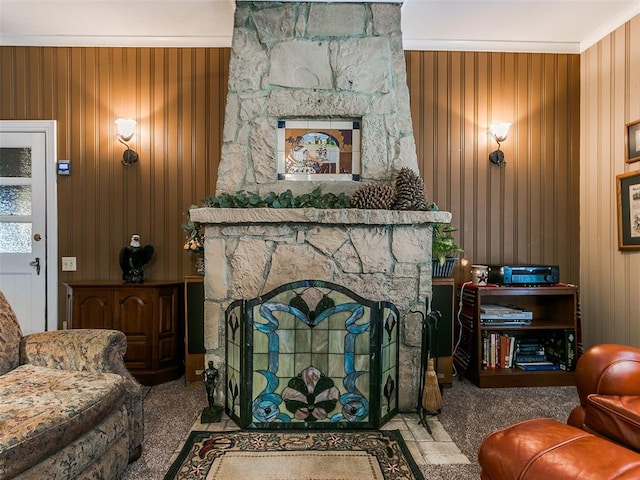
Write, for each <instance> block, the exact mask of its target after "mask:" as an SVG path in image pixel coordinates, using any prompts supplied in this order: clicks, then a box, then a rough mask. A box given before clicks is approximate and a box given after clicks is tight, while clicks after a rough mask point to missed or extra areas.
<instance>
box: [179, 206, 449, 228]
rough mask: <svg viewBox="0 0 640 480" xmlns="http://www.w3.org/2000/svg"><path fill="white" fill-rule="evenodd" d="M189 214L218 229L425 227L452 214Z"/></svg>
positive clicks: (297, 211) (321, 211)
mask: <svg viewBox="0 0 640 480" xmlns="http://www.w3.org/2000/svg"><path fill="white" fill-rule="evenodd" d="M189 213H190V218H191V220H193V221H194V222H200V223H205V224H218V225H227V224H253V223H257V224H260V223H321V224H326V225H331V224H333V225H340V224H356V225H420V224H423V225H428V224H432V223H450V222H451V213H449V212H440V211H433V212H431V211H429V212H423V211H405V210H363V209H354V208H339V209H318V208H198V209H193V210H191V211H190V212H189Z"/></svg>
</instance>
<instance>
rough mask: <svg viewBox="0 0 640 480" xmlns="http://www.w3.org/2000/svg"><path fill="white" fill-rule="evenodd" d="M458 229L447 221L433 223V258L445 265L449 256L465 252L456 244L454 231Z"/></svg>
mask: <svg viewBox="0 0 640 480" xmlns="http://www.w3.org/2000/svg"><path fill="white" fill-rule="evenodd" d="M456 231H458V229H457V228H455V227H452V226H451V225H449V224H446V223H436V224H434V225H433V236H432V238H431V242H432V243H431V258H432V259H433V260H437V261H438V262H440V265H444V263H445V261H446V260H447V257H453V256H454V255H455V254H456V253H463V252H464V249H463V248H461V247H459V246H458V245H456V242H455V238H453V235H452V233H453V232H456Z"/></svg>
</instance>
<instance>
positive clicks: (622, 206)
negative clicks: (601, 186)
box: [616, 171, 640, 250]
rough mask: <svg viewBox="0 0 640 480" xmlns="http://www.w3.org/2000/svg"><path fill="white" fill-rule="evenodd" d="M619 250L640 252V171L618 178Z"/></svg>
mask: <svg viewBox="0 0 640 480" xmlns="http://www.w3.org/2000/svg"><path fill="white" fill-rule="evenodd" d="M616 180H617V184H618V186H617V191H618V249H619V250H640V171H635V172H628V173H622V174H620V175H617V176H616Z"/></svg>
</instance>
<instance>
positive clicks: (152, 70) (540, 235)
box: [0, 47, 579, 317]
mask: <svg viewBox="0 0 640 480" xmlns="http://www.w3.org/2000/svg"><path fill="white" fill-rule="evenodd" d="M229 55H230V50H229V49H188V48H184V49H183V48H179V49H171V48H152V49H146V48H106V47H105V48H80V47H76V48H41V47H0V118H1V119H4V120H25V119H55V120H57V121H58V158H60V159H71V163H72V175H71V176H70V177H67V178H64V177H59V181H58V198H59V204H58V207H59V221H60V232H59V254H60V256H75V257H77V259H78V271H77V272H75V273H69V272H61V273H60V282H61V283H62V282H65V281H69V280H92V279H117V278H119V277H120V275H121V272H120V268H119V266H118V260H117V259H118V252H119V250H120V248H121V247H122V246H123V245H125V244H127V243H128V241H129V238H130V235H131V234H132V233H140V235H141V236H142V241H143V242H145V243H152V244H153V245H154V246H155V248H156V254H155V258H154V260H153V262H152V264H151V265H149V266H148V267H147V268H146V269H145V272H146V276H147V278H149V279H157V280H173V279H180V278H182V276H183V275H184V274H186V273H189V272H190V261H189V256H188V255H185V254H184V253H183V251H182V241H183V238H184V237H183V233H182V230H181V229H180V224H181V223H182V221H183V220H184V218H183V212H184V211H185V210H186V208H187V207H188V206H189V205H190V204H191V203H199V202H200V200H201V199H202V198H203V197H204V196H206V195H208V194H211V193H213V192H214V190H215V182H216V175H217V172H216V170H217V162H218V158H219V155H220V150H221V142H222V139H221V136H222V123H223V116H224V104H225V99H226V89H227V86H226V81H227V70H228V62H229ZM405 55H406V62H407V69H408V70H407V79H408V83H409V90H410V95H411V110H412V116H413V121H414V130H415V137H416V144H417V149H418V158H419V164H420V170H421V174H422V176H423V177H424V179H425V184H426V187H427V195H428V198H429V200H431V201H435V202H436V203H438V205H439V206H440V208H441V209H443V210H449V211H451V212H452V213H453V224H454V226H456V227H459V228H460V232H458V234H457V239H458V241H459V243H460V244H461V245H462V246H463V247H464V248H465V249H466V255H465V256H466V258H467V259H468V265H470V264H471V263H479V262H481V263H489V262H496V263H497V262H519V263H524V262H527V263H529V262H531V263H558V264H559V265H560V269H561V276H562V279H563V281H569V282H577V278H578V258H579V248H578V245H579V242H578V212H579V205H578V200H579V198H578V168H579V167H578V142H579V136H578V115H579V104H578V101H579V57H578V56H577V55H544V54H500V53H470V52H457V53H452V52H405ZM121 116H122V117H133V118H135V119H136V120H137V121H138V130H137V134H136V136H135V137H134V138H133V140H132V142H131V145H132V148H134V149H136V150H137V151H138V152H139V154H140V161H139V163H138V164H137V165H135V166H133V167H123V166H122V165H121V164H120V158H121V156H122V151H123V146H122V145H121V144H120V143H118V142H117V141H116V139H115V132H114V125H113V121H114V120H115V118H117V117H121ZM497 120H504V121H511V122H513V126H512V128H511V131H510V134H509V138H508V139H507V141H506V142H504V144H503V146H502V150H503V151H504V153H505V159H506V162H507V164H506V166H503V167H498V166H495V165H490V163H489V160H488V156H489V153H490V152H491V151H492V150H494V149H495V147H496V144H495V142H494V141H493V139H491V137H490V136H489V135H488V134H487V127H488V125H489V124H490V123H491V122H494V121H497ZM467 275H468V266H467V267H465V268H460V267H458V268H457V270H456V276H458V277H459V278H460V279H465V278H467ZM61 295H62V293H61ZM60 305H61V317H62V316H63V315H64V311H63V309H64V301H63V298H62V297H61V299H60Z"/></svg>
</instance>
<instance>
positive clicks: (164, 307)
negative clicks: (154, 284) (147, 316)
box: [156, 287, 184, 368]
mask: <svg viewBox="0 0 640 480" xmlns="http://www.w3.org/2000/svg"><path fill="white" fill-rule="evenodd" d="M156 305H157V309H158V311H157V318H158V320H157V322H158V323H157V325H158V327H157V328H158V333H157V336H158V365H157V368H166V367H171V366H174V365H176V364H180V363H182V358H183V353H182V352H183V348H179V347H182V346H183V345H184V342H183V339H182V338H181V337H179V336H178V331H179V330H180V329H179V323H178V319H179V318H181V317H179V315H178V287H166V288H162V289H159V291H158V300H157V303H156Z"/></svg>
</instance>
